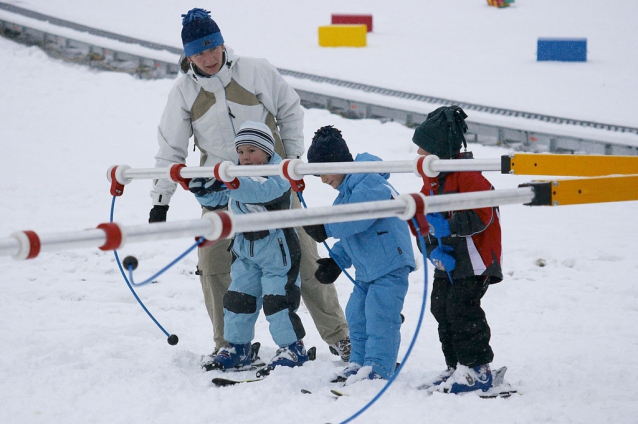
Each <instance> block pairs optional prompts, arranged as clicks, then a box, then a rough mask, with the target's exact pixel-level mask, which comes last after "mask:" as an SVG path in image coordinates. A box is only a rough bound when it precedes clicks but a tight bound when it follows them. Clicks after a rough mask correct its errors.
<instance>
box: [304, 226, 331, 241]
mask: <svg viewBox="0 0 638 424" xmlns="http://www.w3.org/2000/svg"><path fill="white" fill-rule="evenodd" d="M303 229H304V230H306V233H308V235H309V236H310V237H312V238H313V240H314V241H316V242H317V243H323V242H324V241H326V239H327V238H328V234H326V227H324V226H323V224H319V225H307V226H305V227H303Z"/></svg>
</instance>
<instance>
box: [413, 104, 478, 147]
mask: <svg viewBox="0 0 638 424" xmlns="http://www.w3.org/2000/svg"><path fill="white" fill-rule="evenodd" d="M465 118H467V115H466V114H465V112H464V111H463V109H461V108H460V107H458V106H456V105H453V106H441V107H440V108H438V109H436V110H434V111H433V112H430V113H428V116H427V118H426V119H425V121H423V123H422V124H421V125H419V126H418V127H417V129H416V130H415V131H414V136H412V141H413V142H414V144H416V145H417V146H419V147H421V148H422V149H423V150H426V151H427V152H428V153H431V154H433V155H437V156H438V157H439V158H441V159H451V158H452V157H453V156H454V155H455V154H458V152H460V151H461V146H464V147H466V148H467V142H466V141H465V136H464V135H463V133H465V132H466V131H467V124H466V123H465Z"/></svg>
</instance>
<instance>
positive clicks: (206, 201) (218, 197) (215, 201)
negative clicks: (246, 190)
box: [195, 190, 228, 208]
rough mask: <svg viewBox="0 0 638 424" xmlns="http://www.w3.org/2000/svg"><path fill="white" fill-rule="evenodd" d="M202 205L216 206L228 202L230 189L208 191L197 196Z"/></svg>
mask: <svg viewBox="0 0 638 424" xmlns="http://www.w3.org/2000/svg"><path fill="white" fill-rule="evenodd" d="M195 198H196V199H197V201H198V202H199V204H200V205H202V206H208V207H210V208H216V207H218V206H223V205H226V204H228V190H224V191H217V192H212V193H207V194H205V195H204V196H195Z"/></svg>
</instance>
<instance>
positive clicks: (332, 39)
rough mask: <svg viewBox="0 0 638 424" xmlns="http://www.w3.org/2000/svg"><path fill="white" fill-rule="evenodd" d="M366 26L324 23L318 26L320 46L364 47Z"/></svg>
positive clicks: (366, 32) (366, 33)
mask: <svg viewBox="0 0 638 424" xmlns="http://www.w3.org/2000/svg"><path fill="white" fill-rule="evenodd" d="M367 35H368V28H367V27H366V25H364V24H361V25H325V26H320V27H319V45H320V46H321V47H365V46H366V44H367V38H366V37H367Z"/></svg>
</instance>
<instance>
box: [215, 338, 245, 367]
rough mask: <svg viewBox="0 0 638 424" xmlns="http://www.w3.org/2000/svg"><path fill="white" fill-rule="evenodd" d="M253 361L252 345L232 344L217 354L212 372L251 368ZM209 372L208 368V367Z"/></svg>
mask: <svg viewBox="0 0 638 424" xmlns="http://www.w3.org/2000/svg"><path fill="white" fill-rule="evenodd" d="M251 359H252V350H251V347H250V343H241V344H235V343H230V344H229V345H228V346H224V347H222V348H221V349H219V351H218V352H217V355H215V358H214V359H213V362H212V364H210V366H209V367H210V370H229V369H232V368H241V367H245V366H250V363H251ZM207 370H208V367H207Z"/></svg>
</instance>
